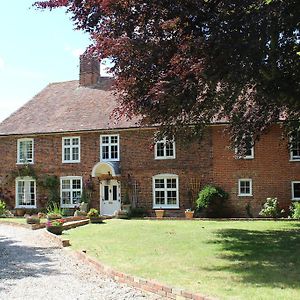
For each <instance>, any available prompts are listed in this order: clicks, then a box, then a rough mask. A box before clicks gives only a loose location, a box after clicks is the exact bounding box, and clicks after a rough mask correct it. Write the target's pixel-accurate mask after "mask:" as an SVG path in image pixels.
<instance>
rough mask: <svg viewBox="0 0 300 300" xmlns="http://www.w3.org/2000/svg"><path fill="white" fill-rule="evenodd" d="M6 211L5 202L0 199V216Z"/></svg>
mask: <svg viewBox="0 0 300 300" xmlns="http://www.w3.org/2000/svg"><path fill="white" fill-rule="evenodd" d="M5 213H6V204H5V202H4V201H2V200H0V216H2V215H5Z"/></svg>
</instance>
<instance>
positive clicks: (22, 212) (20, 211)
mask: <svg viewBox="0 0 300 300" xmlns="http://www.w3.org/2000/svg"><path fill="white" fill-rule="evenodd" d="M25 213H26V210H25V208H16V216H17V217H23V216H24V215H25Z"/></svg>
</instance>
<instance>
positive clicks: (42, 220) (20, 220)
mask: <svg viewBox="0 0 300 300" xmlns="http://www.w3.org/2000/svg"><path fill="white" fill-rule="evenodd" d="M1 222H14V223H20V224H27V223H26V218H24V217H18V218H0V223H1ZM46 222H47V219H46V218H42V219H41V223H46Z"/></svg>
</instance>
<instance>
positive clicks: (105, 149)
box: [102, 146, 109, 159]
mask: <svg viewBox="0 0 300 300" xmlns="http://www.w3.org/2000/svg"><path fill="white" fill-rule="evenodd" d="M102 158H103V159H109V146H102Z"/></svg>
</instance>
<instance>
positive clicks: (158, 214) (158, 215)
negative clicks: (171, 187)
mask: <svg viewBox="0 0 300 300" xmlns="http://www.w3.org/2000/svg"><path fill="white" fill-rule="evenodd" d="M164 213H165V211H164V210H163V209H156V210H155V214H156V218H157V219H162V218H163V216H164Z"/></svg>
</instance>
